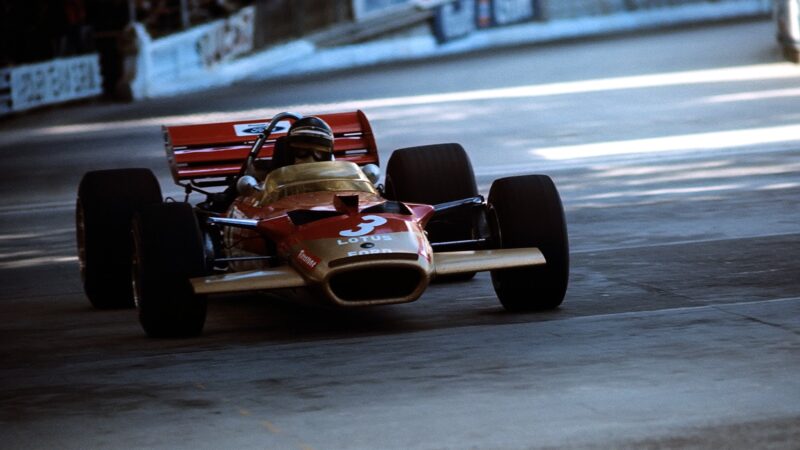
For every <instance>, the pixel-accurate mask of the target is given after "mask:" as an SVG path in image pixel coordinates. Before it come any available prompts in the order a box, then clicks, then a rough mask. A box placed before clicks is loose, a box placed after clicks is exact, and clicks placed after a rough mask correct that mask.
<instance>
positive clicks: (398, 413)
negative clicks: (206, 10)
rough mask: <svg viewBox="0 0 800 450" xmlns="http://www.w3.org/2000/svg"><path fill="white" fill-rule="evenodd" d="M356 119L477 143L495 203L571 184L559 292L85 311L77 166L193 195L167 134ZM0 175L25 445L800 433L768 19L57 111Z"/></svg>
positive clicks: (792, 107) (12, 346)
mask: <svg viewBox="0 0 800 450" xmlns="http://www.w3.org/2000/svg"><path fill="white" fill-rule="evenodd" d="M352 108H362V109H364V110H365V112H366V113H367V115H368V116H369V117H370V118H371V120H372V122H373V126H374V129H375V132H376V134H377V139H378V145H379V147H380V149H381V156H382V158H383V160H384V161H386V160H387V159H388V156H389V154H390V153H391V151H392V149H395V148H401V147H406V146H413V145H423V144H430V143H437V142H450V141H456V142H461V143H463V144H464V146H465V147H466V148H467V150H468V151H469V153H470V155H471V158H472V161H473V165H474V166H475V170H476V173H477V176H478V182H479V185H480V187H481V190H482V191H483V192H487V191H488V187H489V185H490V183H491V180H492V179H494V178H497V177H500V176H505V175H510V174H519V173H531V172H537V173H547V174H549V175H551V176H552V177H553V178H554V180H555V182H556V184H557V186H558V187H559V189H560V192H561V195H562V197H563V201H564V204H565V208H566V214H567V220H568V224H569V231H570V239H571V251H572V272H571V279H570V287H569V291H568V293H567V297H566V300H565V302H564V304H563V306H562V307H561V308H560V309H558V310H556V311H552V312H547V313H538V314H509V313H506V312H504V311H503V310H502V308H501V307H500V305H499V303H498V302H497V300H496V298H495V296H494V293H493V291H492V287H491V282H490V280H489V277H488V276H487V275H486V274H480V275H478V276H477V277H476V278H475V279H473V280H472V281H469V282H463V283H453V284H437V285H434V286H432V287H431V288H430V290H429V291H428V292H427V293H426V294H425V295H424V296H423V297H422V298H421V299H420V300H419V301H417V302H415V303H412V304H408V305H400V306H393V307H382V308H375V309H367V310H360V311H346V312H331V311H320V310H317V309H312V308H307V307H300V306H294V305H292V304H288V303H285V302H283V301H281V300H280V299H276V298H272V297H231V298H215V299H213V300H212V301H211V303H210V308H209V316H208V322H207V324H206V328H205V333H204V335H203V336H202V337H199V338H196V339H182V340H156V339H147V338H146V337H144V334H143V332H142V331H141V329H140V327H139V325H138V323H137V320H136V315H135V312H134V311H130V310H123V311H95V310H92V309H91V308H90V307H89V304H88V302H87V300H86V299H85V297H84V296H83V294H82V292H81V287H80V282H79V279H78V270H77V262H76V257H75V244H74V236H73V234H74V225H73V214H74V199H75V192H76V187H77V184H78V181H79V179H80V177H81V175H82V174H83V172H85V171H87V170H91V169H99V168H115V167H130V166H144V167H150V168H152V169H153V170H154V171H155V172H156V174H157V175H158V176H159V178H160V179H161V182H162V186H163V187H164V189H165V191H166V192H167V193H168V194H169V195H174V196H176V197H180V195H181V192H180V190H179V189H175V188H174V187H172V184H171V182H170V179H169V174H168V169H167V165H166V160H165V158H164V153H163V148H162V146H161V132H160V128H159V125H161V124H162V123H167V124H177V123H192V122H198V121H203V120H227V119H231V120H232V119H238V118H241V119H253V118H261V117H269V116H271V115H272V114H273V113H275V112H278V111H281V110H295V111H299V112H302V113H315V112H323V111H336V110H347V109H352ZM0 167H2V169H3V170H2V177H0V192H2V196H0V286H2V289H0V317H2V318H3V320H2V322H0V358H2V366H0V442H2V446H3V447H4V448H61V449H70V448H75V449H78V448H80V449H85V448H270V449H272V448H280V449H327V448H364V449H374V448H422V449H424V448H431V449H439V448H457V449H462V448H545V447H546V448H554V447H566V448H576V447H577V448H723V447H724V448H748V449H749V448H795V449H796V448H798V446H799V445H800V376H798V373H800V262H799V260H798V254H800V67H798V66H793V65H790V64H786V63H783V62H781V58H780V55H779V52H778V48H777V46H776V44H775V40H774V30H773V27H772V25H771V23H769V22H768V21H756V22H744V23H735V24H727V25H718V26H712V27H698V28H693V29H689V30H680V31H661V32H655V33H649V34H642V35H636V36H632V35H626V36H619V37H614V38H609V39H604V40H595V41H592V42H570V43H562V44H556V45H549V46H539V47H522V48H515V49H508V50H501V51H492V52H486V53H481V54H476V55H471V56H465V57H458V58H452V59H447V60H439V61H425V62H419V63H413V64H401V65H395V66H389V67H380V68H375V69H370V70H362V71H357V72H353V73H339V74H334V75H326V76H320V77H315V78H309V79H302V80H281V81H273V82H269V83H258V84H255V83H254V84H241V85H237V86H234V87H231V88H228V89H221V90H216V91H213V92H208V93H200V94H193V95H187V96H181V97H175V98H169V99H163V100H154V101H146V102H141V103H135V104H127V105H125V104H107V103H96V104H78V105H71V106H67V107H60V108H53V109H50V110H44V111H37V112H33V113H30V114H26V115H24V116H19V117H15V118H12V119H10V120H4V121H3V122H2V123H0ZM195 200H199V198H198V199H195Z"/></svg>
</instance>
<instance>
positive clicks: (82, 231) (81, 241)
mask: <svg viewBox="0 0 800 450" xmlns="http://www.w3.org/2000/svg"><path fill="white" fill-rule="evenodd" d="M75 233H76V241H77V242H78V267H79V268H80V272H81V282H82V283H85V282H86V220H85V215H84V212H83V203H82V202H81V201H80V199H78V205H77V207H76V208H75Z"/></svg>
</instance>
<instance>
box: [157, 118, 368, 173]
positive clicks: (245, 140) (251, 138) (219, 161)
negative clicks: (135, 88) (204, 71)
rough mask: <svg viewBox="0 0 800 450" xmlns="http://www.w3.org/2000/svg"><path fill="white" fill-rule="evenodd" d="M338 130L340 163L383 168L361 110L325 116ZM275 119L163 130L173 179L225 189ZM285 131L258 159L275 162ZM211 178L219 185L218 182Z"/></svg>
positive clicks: (336, 147) (277, 134)
mask: <svg viewBox="0 0 800 450" xmlns="http://www.w3.org/2000/svg"><path fill="white" fill-rule="evenodd" d="M316 117H319V118H321V119H322V120H324V121H325V122H327V123H328V125H330V126H331V128H332V129H333V134H334V154H335V156H336V159H337V160H342V161H352V162H354V163H356V164H359V165H364V164H378V162H379V159H378V148H377V146H376V144H375V136H374V135H373V134H372V128H371V127H370V124H369V121H368V120H367V117H366V116H365V115H364V113H363V112H361V111H353V112H344V113H335V114H320V115H317V116H316ZM269 121H270V119H254V120H250V121H237V122H219V123H206V124H199V125H181V126H173V127H163V130H164V144H165V146H166V150H167V158H168V160H169V165H170V169H171V171H172V178H173V179H174V180H175V182H176V183H179V182H181V181H195V180H204V181H205V182H206V183H207V184H211V185H213V184H219V185H223V184H225V183H224V178H225V177H227V176H231V175H236V174H237V173H238V172H239V169H240V168H241V167H242V164H243V163H244V160H245V158H247V154H248V152H249V151H250V148H251V147H252V145H253V142H255V140H256V138H257V137H258V132H259V131H258V130H259V126H263V125H264V124H267V123H269ZM286 131H287V130H286V127H283V129H280V128H278V129H276V132H274V133H273V134H272V135H271V136H270V140H268V141H267V142H266V143H265V144H264V146H263V147H262V148H261V152H260V153H259V155H258V157H259V158H260V159H261V158H267V159H268V158H272V152H273V149H274V145H275V139H276V138H278V137H281V136H285V135H286ZM212 179H217V180H220V182H219V183H213V181H212Z"/></svg>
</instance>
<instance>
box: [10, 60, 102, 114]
mask: <svg viewBox="0 0 800 450" xmlns="http://www.w3.org/2000/svg"><path fill="white" fill-rule="evenodd" d="M102 81H103V80H102V77H101V75H100V63H99V58H98V56H97V55H96V54H92V55H84V56H76V57H72V58H59V59H54V60H51V61H47V62H42V63H37V64H28V65H24V66H19V67H12V68H10V69H4V70H2V71H0V114H3V113H10V112H15V111H23V110H26V109H31V108H35V107H37V106H42V105H49V104H53V103H62V102H66V101H69V100H76V99H80V98H87V97H93V96H95V95H99V94H100V93H102V91H103V83H102Z"/></svg>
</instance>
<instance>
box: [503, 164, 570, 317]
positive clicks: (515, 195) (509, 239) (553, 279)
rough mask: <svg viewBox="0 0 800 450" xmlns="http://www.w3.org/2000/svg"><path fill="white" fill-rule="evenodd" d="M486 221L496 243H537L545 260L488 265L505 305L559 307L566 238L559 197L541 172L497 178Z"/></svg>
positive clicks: (533, 308) (506, 245)
mask: <svg viewBox="0 0 800 450" xmlns="http://www.w3.org/2000/svg"><path fill="white" fill-rule="evenodd" d="M488 203H489V223H490V226H491V228H492V229H493V235H494V238H495V240H496V242H497V243H498V244H499V245H498V246H499V247H501V248H522V247H538V248H539V250H541V252H542V254H544V257H545V259H546V260H547V264H546V265H544V266H535V267H524V268H515V269H504V270H494V271H492V284H493V285H494V290H495V293H496V294H497V297H498V299H499V300H500V303H501V304H502V305H503V307H504V308H505V309H506V310H508V311H537V310H546V309H552V308H556V307H558V306H559V305H560V304H561V302H562V301H563V300H564V295H565V294H566V291H567V284H568V280H569V241H568V237H567V225H566V220H565V219H564V209H563V206H562V204H561V197H560V196H559V194H558V191H557V190H556V187H555V185H554V184H553V181H552V180H551V179H550V177H548V176H545V175H524V176H517V177H509V178H501V179H499V180H496V181H495V182H494V183H493V184H492V187H491V189H490V192H489V199H488Z"/></svg>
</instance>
